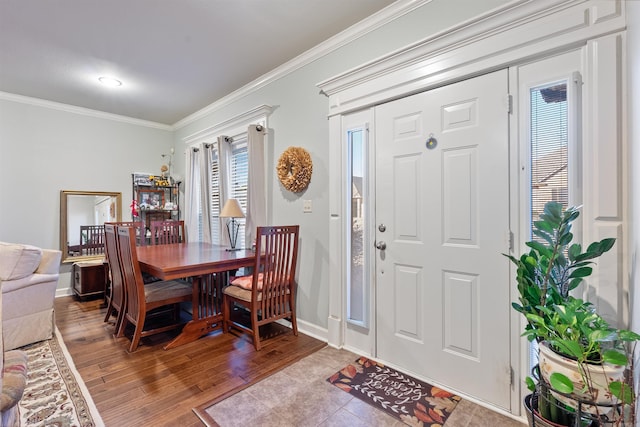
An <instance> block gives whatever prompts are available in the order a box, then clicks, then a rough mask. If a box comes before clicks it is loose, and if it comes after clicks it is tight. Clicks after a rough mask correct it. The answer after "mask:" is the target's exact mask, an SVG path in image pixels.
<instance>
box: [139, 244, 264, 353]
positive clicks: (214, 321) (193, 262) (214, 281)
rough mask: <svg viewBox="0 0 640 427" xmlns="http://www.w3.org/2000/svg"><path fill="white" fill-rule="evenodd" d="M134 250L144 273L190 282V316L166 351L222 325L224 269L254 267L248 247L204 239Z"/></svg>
mask: <svg viewBox="0 0 640 427" xmlns="http://www.w3.org/2000/svg"><path fill="white" fill-rule="evenodd" d="M136 252H137V255H138V263H139V264H140V269H141V270H142V271H143V272H146V273H148V274H151V275H153V276H155V277H157V278H159V279H162V280H173V279H186V278H188V279H190V280H191V282H192V286H193V300H192V313H193V314H192V319H191V320H190V321H189V322H188V323H187V324H186V325H185V326H184V328H183V329H182V331H181V332H180V334H179V335H178V336H177V337H176V338H174V339H173V340H172V341H171V342H169V343H168V344H167V345H165V346H164V349H165V350H168V349H170V348H175V347H178V346H180V345H183V344H187V343H189V342H193V341H196V340H197V339H199V338H200V337H202V336H203V335H207V334H209V333H210V332H212V331H214V330H216V329H218V328H221V327H222V287H223V286H224V285H225V284H226V283H225V282H226V281H227V280H228V279H227V276H228V274H227V272H230V271H234V270H238V269H240V268H243V267H251V266H253V265H254V263H255V256H256V254H255V252H254V251H252V250H249V249H240V250H229V249H227V248H225V247H224V246H219V245H214V244H211V243H204V242H189V243H174V244H168V245H150V246H138V247H137V248H136Z"/></svg>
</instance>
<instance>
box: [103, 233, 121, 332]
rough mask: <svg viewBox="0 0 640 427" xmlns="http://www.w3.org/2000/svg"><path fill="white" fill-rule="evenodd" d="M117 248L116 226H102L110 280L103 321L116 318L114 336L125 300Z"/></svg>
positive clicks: (118, 326) (119, 322)
mask: <svg viewBox="0 0 640 427" xmlns="http://www.w3.org/2000/svg"><path fill="white" fill-rule="evenodd" d="M117 246H118V238H117V236H116V226H115V225H113V224H111V223H106V224H105V225H104V247H105V261H106V262H107V264H108V265H109V273H110V277H111V278H110V286H109V294H108V295H107V314H106V315H105V317H104V321H105V322H108V321H109V319H110V318H111V316H113V315H115V316H116V322H115V329H114V330H113V334H114V335H116V334H117V333H118V329H119V328H120V324H121V323H122V318H123V315H124V308H125V298H126V295H125V290H124V279H123V276H122V267H121V265H120V258H119V257H118V247H117Z"/></svg>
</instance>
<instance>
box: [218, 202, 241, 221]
mask: <svg viewBox="0 0 640 427" xmlns="http://www.w3.org/2000/svg"><path fill="white" fill-rule="evenodd" d="M220 218H244V213H243V212H242V208H240V203H238V200H236V199H228V200H227V203H225V204H224V207H223V208H222V212H220Z"/></svg>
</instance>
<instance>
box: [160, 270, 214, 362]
mask: <svg viewBox="0 0 640 427" xmlns="http://www.w3.org/2000/svg"><path fill="white" fill-rule="evenodd" d="M224 276H225V273H215V274H209V275H206V276H197V277H193V300H192V311H193V319H192V320H190V321H189V322H188V323H187V324H186V325H185V326H184V328H183V329H182V332H180V335H178V336H177V337H175V338H174V339H173V341H171V342H170V343H168V344H167V345H165V346H164V349H165V350H168V349H170V348H175V347H178V346H180V345H183V344H187V343H190V342H192V341H196V340H197V339H198V338H200V337H201V336H203V335H207V334H209V333H211V332H213V331H214V330H216V329H218V328H221V327H222V282H223V279H222V278H223V277H224Z"/></svg>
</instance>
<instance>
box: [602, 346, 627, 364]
mask: <svg viewBox="0 0 640 427" xmlns="http://www.w3.org/2000/svg"><path fill="white" fill-rule="evenodd" d="M602 359H603V360H604V361H605V362H607V363H611V364H612V365H617V366H626V365H627V363H629V360H627V356H626V355H625V354H624V353H622V352H620V351H618V350H614V349H610V350H607V351H605V352H604V353H602Z"/></svg>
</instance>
